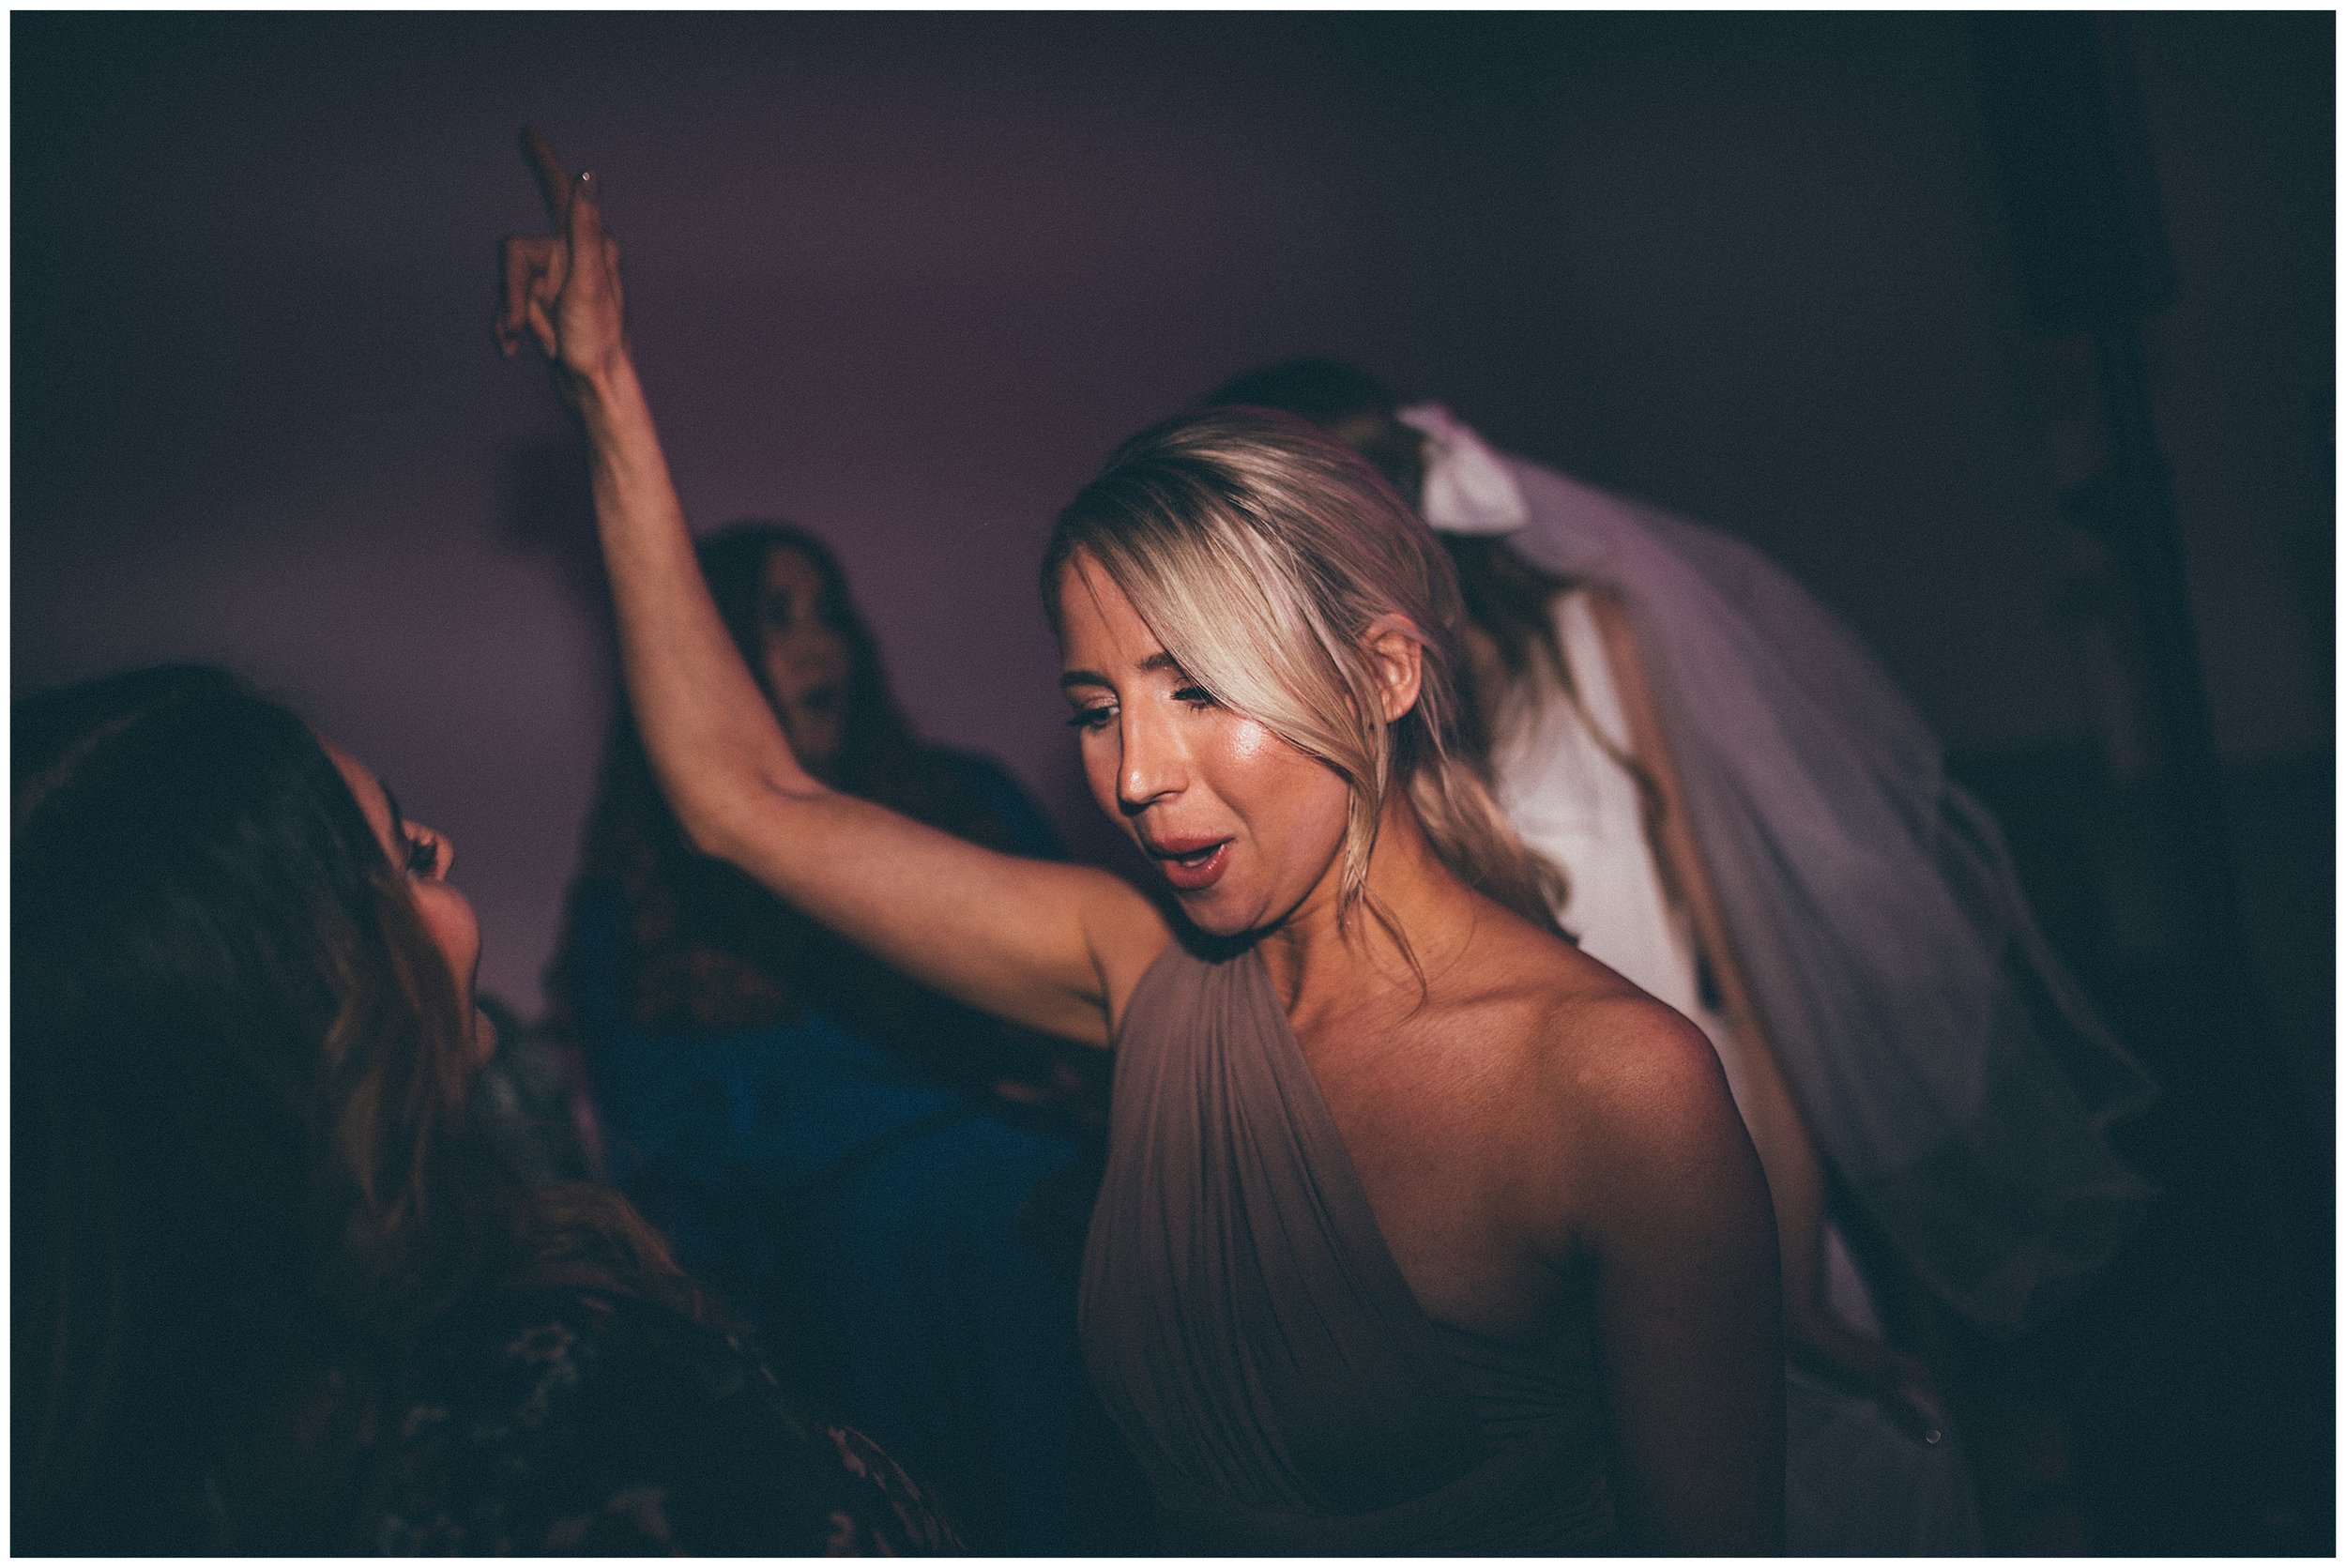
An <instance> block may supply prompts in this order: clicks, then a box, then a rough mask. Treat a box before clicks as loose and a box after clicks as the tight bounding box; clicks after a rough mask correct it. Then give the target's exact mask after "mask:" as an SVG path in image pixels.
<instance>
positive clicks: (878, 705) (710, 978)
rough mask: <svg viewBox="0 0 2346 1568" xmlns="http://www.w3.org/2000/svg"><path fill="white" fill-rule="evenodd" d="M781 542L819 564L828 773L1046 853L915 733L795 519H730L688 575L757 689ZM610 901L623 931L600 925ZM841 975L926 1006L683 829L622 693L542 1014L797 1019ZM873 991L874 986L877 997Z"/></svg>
mask: <svg viewBox="0 0 2346 1568" xmlns="http://www.w3.org/2000/svg"><path fill="white" fill-rule="evenodd" d="M777 550H789V551H793V552H795V553H797V554H798V555H800V556H804V557H805V558H806V559H807V560H808V562H810V563H811V564H812V565H813V566H814V568H815V578H816V581H817V584H818V588H817V592H816V595H815V613H816V614H817V615H819V616H820V617H822V619H823V621H824V622H825V624H826V625H828V626H829V627H830V631H831V632H833V633H834V634H835V635H836V636H837V637H838V638H839V639H840V641H841V642H842V643H843V644H844V645H845V649H846V654H847V678H846V685H845V692H844V693H843V694H842V698H841V713H842V718H843V723H842V728H841V734H840V749H839V756H838V760H837V762H836V763H835V764H834V765H833V767H832V768H831V769H830V775H831V776H830V783H831V784H834V785H836V786H837V787H838V788H841V789H844V790H845V791H846V792H848V793H849V794H852V795H860V796H861V797H863V798H864V799H871V800H877V801H879V802H880V803H881V804H883V805H886V806H889V807H891V808H892V809H894V810H896V811H900V812H902V813H904V814H906V815H907V816H911V817H914V818H916V819H918V820H920V821H922V822H926V823H928V824H929V825H930V826H932V827H937V828H942V829H944V830H946V831H948V832H951V833H955V834H958V835H960V836H961V837H964V838H967V839H970V840H973V841H974V842H977V843H980V844H984V845H990V846H992V847H995V848H1001V849H1011V850H1014V851H1015V852H1018V853H1023V854H1034V853H1041V852H1044V848H1045V846H1044V845H1038V844H1035V843H1031V842H1019V837H1020V836H1019V835H1018V834H1017V833H1016V832H1015V831H1013V828H1012V826H1011V824H1010V823H1009V822H1008V821H1006V820H1005V819H1004V818H1003V816H1002V815H1001V814H1000V812H999V811H998V809H997V808H996V806H995V805H994V804H993V803H992V802H990V801H989V800H988V799H985V798H984V796H983V792H982V791H981V790H979V789H978V788H976V787H973V784H972V780H973V779H974V778H975V777H977V776H978V771H979V770H978V769H977V768H976V767H975V765H974V764H973V763H972V761H971V759H968V758H957V757H955V756H953V755H951V754H947V753H945V752H944V751H942V750H941V749H940V748H937V747H934V746H930V745H927V744H925V743H924V742H922V739H921V738H920V737H919V736H918V735H916V734H915V733H914V731H913V729H912V726H911V724H910V723H909V722H908V721H907V720H906V717H905V714H904V710H903V708H902V707H901V706H900V705H899V704H898V703H897V701H896V697H895V693H894V692H893V690H892V689H891V686H890V683H889V679H888V673H887V668H886V666H885V664H884V663H883V662H882V660H881V657H880V650H879V645H878V643H877V641H876V639H875V638H874V637H873V635H872V632H871V630H870V628H869V627H868V626H866V625H865V623H864V621H863V618H862V617H861V615H860V614H859V613H858V612H857V610H856V606H855V601H854V599H853V597H852V596H851V595H850V593H849V592H848V588H847V581H846V576H845V573H844V572H843V571H841V570H840V566H839V562H838V558H837V557H836V556H833V555H832V553H831V551H830V547H829V546H828V545H826V544H825V543H824V542H823V540H822V539H821V537H820V536H819V535H816V534H815V533H814V532H812V531H810V530H808V529H806V528H803V527H800V526H799V525H796V524H792V523H775V522H763V521H749V522H740V523H734V524H729V525H726V526H724V527H723V528H720V529H718V530H717V531H715V532H714V533H711V534H710V535H708V537H707V538H706V539H704V540H701V541H700V542H699V544H698V546H697V553H698V555H699V557H700V564H701V571H702V575H703V576H704V577H706V578H707V580H708V590H709V594H710V596H711V597H712V598H713V599H714V600H715V601H716V603H717V613H718V616H719V618H720V619H722V620H723V621H724V626H725V630H726V631H727V632H729V633H731V635H732V637H733V642H734V646H735V647H737V648H739V650H740V653H741V657H742V658H743V660H745V661H746V662H748V664H749V667H750V670H751V673H752V674H753V676H754V677H755V678H756V680H757V682H758V685H759V689H760V690H761V691H762V692H764V693H765V695H766V698H767V700H768V702H769V703H771V702H773V701H774V693H772V692H771V691H768V690H766V685H765V683H766V668H765V661H764V660H763V659H762V658H760V657H759V648H760V643H761V637H762V631H761V628H760V625H759V614H760V605H761V600H762V597H763V591H762V590H763V584H764V579H765V570H766V562H767V559H768V557H769V556H771V555H772V554H773V553H774V552H775V551H777ZM615 910H617V911H618V912H619V913H620V918H622V919H623V920H624V922H625V929H623V930H618V931H613V930H609V929H607V927H608V925H609V923H610V921H611V918H612V916H613V913H614V911H615ZM850 974H851V977H852V981H853V984H852V986H850V987H849V988H850V989H853V990H855V991H856V992H858V993H859V994H860V1000H861V1002H864V1003H870V1004H873V1005H876V1006H878V1007H879V1009H880V1011H881V1012H886V1013H888V1014H889V1015H890V1016H891V1018H893V1017H894V1016H895V1015H898V1014H904V1013H906V1012H908V1011H909V1012H920V1011H921V1010H920V1009H918V1008H917V1007H915V1006H914V1004H913V1003H912V1001H911V1000H910V999H909V998H908V997H907V996H906V995H903V994H901V993H903V992H904V991H905V988H906V986H908V985H909V982H902V981H901V979H900V978H898V977H895V976H894V972H893V971H891V970H887V969H885V968H884V967H881V966H877V965H876V964H868V963H866V962H865V961H864V960H863V958H862V956H861V952H860V950H856V949H854V948H852V947H851V946H850V945H849V944H847V943H845V941H844V939H840V938H834V937H832V936H830V934H829V933H828V932H826V931H824V930H823V929H822V928H821V927H820V926H819V925H817V924H816V923H815V921H811V920H809V919H808V918H807V917H806V916H804V915H801V914H800V913H799V912H798V911H797V910H795V909H793V908H791V907H790V906H788V905H786V904H785V903H783V902H782V901H781V900H780V899H778V898H776V897H774V895H773V894H772V893H770V892H769V891H766V889H765V888H763V887H761V886H760V885H759V884H758V883H757V882H755V881H754V879H752V878H751V877H750V876H748V875H745V874H743V873H742V872H740V871H739V870H736V869H735V868H734V867H732V866H730V865H728V864H726V863H725V862H724V861H722V860H714V859H712V858H710V857H708V856H706V855H702V854H700V853H698V852H696V851H695V850H693V848H692V846H691V845H688V844H687V843H685V841H684V836H683V833H682V831H681V830H680V829H679V828H678V824H677V820H676V815H675V814H674V813H673V812H672V811H670V810H669V808H668V804H667V801H666V800H665V799H663V797H662V795H661V793H660V788H659V785H658V784H657V783H656V782H655V781H654V779H653V777H652V772H651V767H650V764H649V762H648V761H647V758H646V756H645V754H644V747H643V741H642V738H640V737H639V736H638V735H637V733H636V730H635V725H634V723H633V720H632V715H631V714H630V712H629V710H628V707H627V704H626V701H625V700H624V698H622V699H621V700H620V701H619V702H618V704H617V707H616V708H615V709H614V713H613V717H612V722H611V731H610V736H609V738H608V740H607V742H606V744H605V746H604V748H603V757H602V771H601V774H600V776H599V778H598V780H597V784H596V788H595V799H594V804H593V806H592V807H591V808H590V809H589V811H588V813H587V828H586V831H585V833H584V835H583V843H582V846H581V851H580V856H579V868H578V873H577V875H576V876H575V877H573V878H572V880H571V888H570V892H569V895H568V897H567V899H566V909H565V914H564V919H563V926H562V935H561V938H560V940H559V941H558V943H557V944H556V950H555V956H554V960H553V962H552V964H551V965H550V966H549V967H548V968H547V971H546V991H547V995H548V997H549V999H550V1000H551V1002H552V1016H551V1018H550V1020H549V1022H550V1024H551V1026H552V1027H553V1028H555V1029H556V1030H557V1031H559V1032H563V1033H566V1034H571V1035H574V1036H577V1037H580V1038H583V1039H585V1040H587V1042H588V1043H589V1044H590V1045H591V1044H592V1043H593V1041H594V1039H595V1037H596V1031H595V1030H594V1029H593V1028H587V1027H586V1026H587V1024H588V1023H589V1021H590V1020H597V1019H619V1020H624V1021H625V1022H626V1023H628V1024H630V1025H632V1027H634V1028H644V1029H656V1030H663V1031H672V1032H682V1033H693V1032H701V1031H719V1030H727V1029H736V1028H755V1027H762V1026H766V1025H770V1024H775V1023H780V1022H785V1021H786V1020H788V1019H790V1018H792V1017H794V1016H796V1014H797V1012H798V1010H799V1008H800V1006H801V1005H802V1004H803V1003H804V1002H805V1000H806V999H807V997H806V995H805V993H806V992H807V990H808V987H809V982H810V978H811V977H812V978H815V979H816V980H818V981H819V980H830V979H837V978H840V977H841V976H846V975H850ZM829 989H830V990H832V991H836V990H838V989H839V987H838V986H836V985H831V986H830V987H829ZM880 992H885V993H887V995H886V996H875V995H874V994H875V993H880ZM986 1027H987V1028H989V1029H990V1028H991V1027H992V1026H990V1025H988V1026H986ZM878 1032H880V1033H883V1034H887V1035H891V1036H903V1037H906V1038H907V1039H909V1038H912V1037H917V1036H919V1035H920V1034H922V1032H923V1030H922V1028H919V1027H917V1026H910V1025H907V1026H906V1027H904V1028H895V1027H892V1026H883V1027H881V1028H879V1029H878ZM963 1032H965V1033H966V1032H967V1029H966V1028H964V1029H963ZM924 1059H925V1058H924ZM978 1059H979V1058H976V1057H975V1056H973V1055H972V1054H971V1053H969V1052H968V1051H967V1050H963V1049H954V1048H953V1047H952V1045H951V1044H950V1043H946V1044H945V1046H944V1048H943V1049H942V1050H941V1051H939V1052H938V1053H937V1060H936V1061H933V1062H931V1063H930V1065H932V1066H937V1067H940V1068H944V1069H946V1070H947V1071H948V1073H949V1075H954V1074H960V1073H967V1072H973V1071H975V1067H976V1063H977V1062H978Z"/></svg>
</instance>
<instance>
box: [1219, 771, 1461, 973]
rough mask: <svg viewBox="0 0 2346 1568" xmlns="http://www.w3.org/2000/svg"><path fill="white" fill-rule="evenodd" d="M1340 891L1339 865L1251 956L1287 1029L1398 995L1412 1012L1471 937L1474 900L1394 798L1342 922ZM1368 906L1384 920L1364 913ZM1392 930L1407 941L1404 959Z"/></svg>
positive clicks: (1401, 795) (1403, 800)
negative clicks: (1264, 973)
mask: <svg viewBox="0 0 2346 1568" xmlns="http://www.w3.org/2000/svg"><path fill="white" fill-rule="evenodd" d="M1342 884H1343V867H1342V860H1341V857H1339V858H1338V860H1337V863H1335V864H1333V865H1331V866H1330V867H1329V868H1328V872H1327V875H1324V876H1322V877H1321V878H1320V881H1319V885H1318V887H1316V888H1314V889H1313V890H1312V891H1311V894H1310V896H1308V897H1307V898H1305V899H1304V900H1303V902H1302V904H1300V905H1298V906H1296V909H1295V912H1294V913H1293V914H1291V915H1289V916H1288V917H1287V919H1286V920H1284V921H1281V922H1280V923H1279V924H1278V925H1277V926H1275V927H1273V928H1272V930H1270V931H1269V932H1267V933H1265V934H1264V936H1263V938H1262V940H1261V942H1260V943H1259V944H1258V946H1257V951H1259V952H1261V954H1262V960H1263V967H1265V968H1266V969H1267V970H1269V971H1270V975H1271V981H1272V984H1273V985H1274V986H1276V987H1277V988H1278V992H1279V997H1280V1000H1281V1001H1282V1002H1283V1003H1285V1005H1286V1007H1287V1015H1288V1017H1289V1018H1290V1019H1299V1020H1300V1019H1302V1018H1303V1017H1306V1016H1308V1015H1311V1014H1316V1013H1318V1012H1326V1011H1330V1010H1333V1009H1337V1008H1341V1007H1345V1006H1349V1005H1352V1004H1355V1003H1357V1002H1359V1001H1361V1000H1363V999H1365V998H1368V997H1382V996H1384V995H1386V994H1387V993H1389V992H1399V991H1403V990H1406V991H1407V992H1408V994H1409V999H1410V1001H1411V1002H1412V1003H1413V1002H1414V1001H1415V999H1416V997H1417V995H1418V988H1419V985H1420V983H1421V979H1423V980H1424V981H1431V980H1433V979H1434V977H1436V976H1437V975H1439V974H1440V972H1441V971H1442V970H1443V969H1445V968H1447V967H1449V966H1450V965H1451V964H1452V963H1454V962H1455V960H1456V959H1457V957H1458V954H1459V953H1460V952H1461V951H1464V949H1465V946H1466V942H1467V938H1468V937H1469V936H1470V935H1471V934H1472V931H1473V928H1474V921H1475V914H1476V910H1475V904H1476V897H1475V894H1474V891H1473V890H1472V889H1470V888H1469V887H1468V886H1467V885H1466V884H1465V883H1464V882H1462V881H1460V880H1459V879H1458V877H1457V875H1456V874H1455V873H1454V872H1453V871H1451V869H1450V868H1449V867H1448V866H1446V865H1444V864H1443V863H1442V861H1441V857H1440V856H1439V855H1437V854H1436V853H1435V852H1434V846H1433V845H1431V844H1429V843H1428V842H1426V838H1425V830H1424V828H1423V827H1421V826H1420V825H1419V823H1418V819H1417V812H1416V810H1415V809H1414V808H1413V807H1411V806H1410V804H1409V799H1408V798H1407V795H1406V793H1405V792H1404V791H1402V790H1399V789H1395V790H1394V791H1393V792H1392V793H1391V794H1390V795H1389V796H1388V797H1387V799H1386V801H1385V809H1384V815H1383V817H1382V819H1381V821H1380V823H1379V828H1378V832H1377V846H1376V848H1375V849H1373V850H1372V851H1370V853H1369V860H1368V875H1367V878H1366V880H1365V882H1364V883H1363V891H1364V894H1365V896H1363V898H1362V899H1360V900H1359V901H1358V902H1357V903H1355V904H1354V905H1353V906H1352V907H1351V909H1350V910H1349V911H1342V910H1341V907H1340V903H1339V894H1340V891H1341V889H1342ZM1372 905H1374V906H1376V908H1378V909H1380V910H1382V911H1383V913H1384V915H1385V917H1386V920H1384V921H1380V920H1379V919H1378V918H1377V915H1376V914H1375V913H1372V912H1371V906H1372ZM1340 914H1341V918H1339V915H1340ZM1386 921H1391V922H1392V925H1393V927H1394V930H1397V931H1398V932H1399V933H1400V934H1401V935H1402V936H1406V937H1408V939H1409V951H1408V952H1406V953H1405V952H1404V951H1403V950H1402V947H1401V944H1400V942H1399V941H1397V940H1395V938H1394V930H1388V929H1387V928H1386ZM1412 956H1414V957H1415V959H1416V961H1417V962H1416V967H1414V968H1413V967H1411V965H1410V962H1409V960H1410V958H1411V957H1412Z"/></svg>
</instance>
